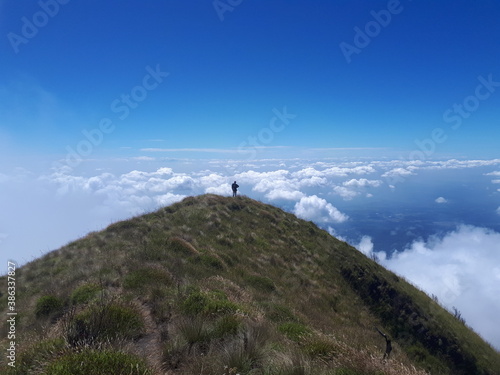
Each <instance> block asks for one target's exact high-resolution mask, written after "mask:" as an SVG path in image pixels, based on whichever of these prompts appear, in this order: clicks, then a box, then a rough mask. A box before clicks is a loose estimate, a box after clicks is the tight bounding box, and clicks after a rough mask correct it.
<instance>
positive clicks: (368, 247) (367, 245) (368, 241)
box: [353, 236, 373, 257]
mask: <svg viewBox="0 0 500 375" xmlns="http://www.w3.org/2000/svg"><path fill="white" fill-rule="evenodd" d="M353 246H354V247H355V248H356V249H358V250H359V251H361V252H362V253H363V254H365V255H366V256H368V257H370V256H371V255H372V254H373V242H372V238H371V237H370V236H363V237H361V240H360V241H359V243H358V244H354V245H353Z"/></svg>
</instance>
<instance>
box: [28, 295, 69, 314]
mask: <svg viewBox="0 0 500 375" xmlns="http://www.w3.org/2000/svg"><path fill="white" fill-rule="evenodd" d="M63 306H64V303H63V301H62V300H61V299H60V298H58V297H55V296H43V297H40V298H39V299H38V301H37V302H36V306H35V315H36V317H37V318H41V317H47V316H49V315H53V314H60V313H62V309H63Z"/></svg>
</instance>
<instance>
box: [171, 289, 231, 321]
mask: <svg viewBox="0 0 500 375" xmlns="http://www.w3.org/2000/svg"><path fill="white" fill-rule="evenodd" d="M181 308H182V310H183V312H184V313H185V314H188V315H197V314H202V315H222V314H228V313H234V312H236V311H237V310H238V305H236V304H235V303H233V302H231V301H229V300H228V299H227V295H226V294H225V293H224V292H221V291H213V292H208V293H204V292H200V291H197V290H192V291H191V293H190V294H189V295H188V297H187V298H186V299H185V300H184V302H183V303H182V305H181Z"/></svg>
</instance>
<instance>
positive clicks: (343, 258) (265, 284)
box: [0, 195, 500, 375]
mask: <svg viewBox="0 0 500 375" xmlns="http://www.w3.org/2000/svg"><path fill="white" fill-rule="evenodd" d="M16 279H17V307H18V311H19V316H18V318H19V321H18V323H17V327H16V328H17V338H16V340H17V344H18V350H17V355H18V357H17V367H16V370H15V371H13V372H12V373H17V374H25V373H26V374H28V373H40V372H42V371H45V372H46V373H49V374H70V373H77V370H75V369H71V368H69V367H68V366H70V363H76V362H78V361H79V363H81V362H82V361H87V362H93V363H100V362H99V361H108V362H109V363H114V362H113V361H117V362H119V363H125V362H126V361H124V360H123V359H122V358H121V357H120V358H121V359H120V358H119V356H120V355H124V353H125V354H126V355H127V356H128V357H127V358H128V359H127V360H128V361H130V363H131V364H130V366H131V367H130V368H132V367H133V366H136V365H137V366H139V367H134V368H135V369H136V370H135V371H136V372H134V373H137V374H139V373H141V374H144V373H152V374H156V373H158V374H159V373H164V372H166V371H169V372H175V373H179V374H223V373H224V374H231V373H236V371H238V372H239V373H252V374H304V373H306V374H307V373H312V374H332V375H333V374H373V375H375V374H378V375H381V374H388V375H389V374H424V370H426V371H428V372H429V373H432V374H453V375H455V374H467V375H470V374H491V375H493V374H500V370H499V369H500V355H499V353H497V352H495V351H494V350H493V349H492V348H491V347H490V346H489V345H487V344H486V343H485V342H484V341H483V340H481V338H480V337H478V336H477V335H476V334H475V333H473V332H472V331H471V330H469V329H468V328H467V327H466V326H465V325H464V324H462V323H461V322H460V321H459V320H457V319H455V318H454V317H453V316H452V315H451V314H449V313H448V312H447V311H445V310H444V309H442V308H441V307H440V306H439V305H438V304H437V303H436V302H434V301H433V300H432V299H430V298H429V297H427V296H426V295H425V294H424V293H422V292H420V291H419V290H417V289H416V288H414V287H412V286H411V285H409V284H408V283H407V282H405V281H404V280H402V279H401V278H399V277H397V276H395V275H394V274H392V273H391V272H389V271H387V270H385V269H384V268H382V267H380V266H379V265H377V264H376V263H374V262H373V261H372V260H370V259H368V258H366V257H365V256H364V255H363V254H361V253H359V252H358V251H356V250H355V249H353V248H352V247H350V246H349V245H348V244H346V243H344V242H341V241H338V240H336V239H335V238H333V237H331V236H330V235H329V234H328V233H326V232H325V231H322V230H320V229H318V228H317V227H316V226H315V225H314V224H313V223H311V222H305V221H303V220H300V219H298V218H296V217H295V216H293V215H291V214H288V213H285V212H283V211H281V210H280V209H278V208H276V207H273V206H269V205H265V204H262V203H259V202H256V201H254V200H251V199H249V198H245V197H238V198H236V199H234V198H223V197H219V196H215V195H205V196H199V197H195V198H187V199H185V200H184V201H182V202H180V203H177V204H174V205H172V206H169V207H166V208H163V209H161V210H159V211H157V212H154V213H151V214H147V215H144V216H141V217H137V218H134V219H131V220H127V221H123V222H118V223H116V224H113V225H111V226H109V227H108V228H107V229H106V230H104V231H102V232H99V233H91V234H89V235H88V236H86V237H85V238H82V239H80V240H78V241H75V242H73V243H70V244H68V245H67V246H65V247H63V248H61V249H59V250H57V251H54V252H52V253H49V254H47V255H45V256H44V257H42V258H40V259H37V260H35V261H33V262H31V263H29V264H27V265H26V266H24V267H22V268H21V269H19V270H18V271H17V274H16ZM1 282H2V283H3V284H4V285H5V284H6V280H5V278H3V279H2V280H1ZM6 300H7V296H6V295H5V294H3V295H2V296H0V307H1V308H4V307H5V306H7V302H6ZM2 314H3V315H4V316H5V312H4V311H2ZM117 322H118V323H117ZM120 322H121V323H120ZM374 326H378V327H380V328H381V329H383V330H385V331H386V332H388V333H389V334H390V335H391V336H392V337H393V346H394V351H393V355H392V359H390V360H389V361H388V362H383V361H381V359H380V358H381V356H382V354H383V350H384V348H385V342H384V339H383V338H381V337H380V336H379V335H378V333H377V332H376V331H375V329H374ZM1 337H2V338H5V337H6V330H5V327H4V328H3V331H2V332H1ZM2 344H3V345H6V343H5V340H4V341H3V342H2ZM3 345H2V347H3ZM96 348H98V349H99V352H100V351H104V352H105V353H108V354H109V355H108V357H105V358H104V359H103V358H101V357H97V354H96V353H97V351H96ZM75 355H79V356H83V357H81V358H80V357H79V358H77V359H75V358H74V356H75ZM82 358H83V359H82ZM0 361H4V363H3V364H5V358H1V359H0ZM127 363H128V362H127ZM65 366H66V367H65ZM110 366H112V368H113V369H115V370H114V372H113V373H123V374H125V373H127V374H129V373H132V371H131V370H130V368H126V369H123V370H120V369H119V368H118V367H117V366H116V365H110ZM127 366H128V365H127ZM99 368H103V366H102V365H99ZM80 370H81V371H82V373H84V371H87V372H89V371H91V372H92V371H94V373H96V374H97V373H98V372H96V371H97V370H92V369H90V370H89V369H80ZM80 370H78V371H80ZM39 371H40V372H39ZM42 373H43V372H42ZM103 373H104V372H103Z"/></svg>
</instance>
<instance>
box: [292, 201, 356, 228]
mask: <svg viewBox="0 0 500 375" xmlns="http://www.w3.org/2000/svg"><path fill="white" fill-rule="evenodd" d="M294 213H295V215H297V216H298V217H300V218H302V219H304V220H312V221H314V222H317V223H326V222H335V223H342V222H344V221H346V220H347V219H348V216H347V215H345V214H343V213H342V212H340V211H339V210H338V209H337V208H336V207H334V206H333V205H332V204H331V203H328V202H327V201H326V200H325V199H323V198H319V197H318V196H316V195H312V196H308V197H303V198H301V199H300V201H299V202H297V203H296V204H295V207H294Z"/></svg>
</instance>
